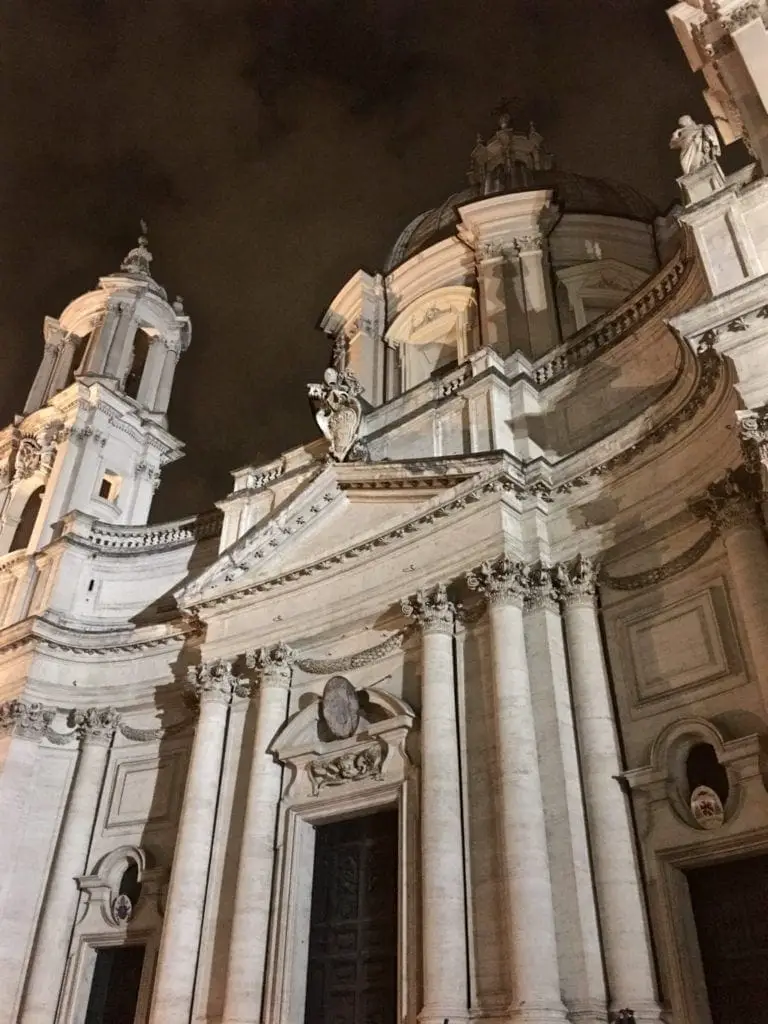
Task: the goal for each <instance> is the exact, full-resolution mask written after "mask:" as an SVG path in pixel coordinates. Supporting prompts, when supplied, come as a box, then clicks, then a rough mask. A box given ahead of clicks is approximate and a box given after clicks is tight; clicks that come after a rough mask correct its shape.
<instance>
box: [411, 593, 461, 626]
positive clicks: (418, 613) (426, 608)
mask: <svg viewBox="0 0 768 1024" xmlns="http://www.w3.org/2000/svg"><path fill="white" fill-rule="evenodd" d="M400 608H401V609H402V612H403V615H407V616H408V617H409V618H411V619H414V620H415V621H416V622H418V623H419V625H420V626H421V628H422V630H423V631H424V632H425V633H452V632H453V624H454V621H455V618H456V607H455V605H454V604H453V603H452V602H451V601H449V599H448V591H447V589H446V587H445V585H444V584H442V583H438V585H437V586H436V587H435V589H434V590H433V591H432V592H431V593H427V592H426V591H424V590H420V591H419V592H418V594H416V595H415V596H414V597H404V598H402V600H401V601H400Z"/></svg>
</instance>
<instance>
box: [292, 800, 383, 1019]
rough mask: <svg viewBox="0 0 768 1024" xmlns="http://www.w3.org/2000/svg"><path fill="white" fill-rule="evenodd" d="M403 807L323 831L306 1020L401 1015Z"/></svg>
mask: <svg viewBox="0 0 768 1024" xmlns="http://www.w3.org/2000/svg"><path fill="white" fill-rule="evenodd" d="M397 826H398V816H397V812H396V811H386V812H383V813H380V814H371V815H367V816H365V817H362V818H353V819H351V820H349V821H340V822H334V823H333V824H331V825H322V826H320V827H319V828H318V829H317V837H316V845H315V866H314V877H313V881H312V912H311V918H310V938H309V968H308V973H307V1003H306V1013H305V1017H304V1020H305V1024H395V1021H396V1020H397V859H398V837H397Z"/></svg>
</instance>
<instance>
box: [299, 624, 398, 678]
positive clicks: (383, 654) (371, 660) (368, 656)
mask: <svg viewBox="0 0 768 1024" xmlns="http://www.w3.org/2000/svg"><path fill="white" fill-rule="evenodd" d="M413 628H414V627H413V626H409V627H406V628H405V629H402V630H400V631H399V632H397V633H393V634H392V635H391V636H389V637H387V639H386V640H383V641H382V642H381V643H380V644H375V645H374V646H373V647H368V648H366V650H364V651H357V652H356V653H355V654H347V655H345V656H344V657H342V658H297V659H296V668H298V669H301V671H302V672H306V673H308V674H309V675H317V676H325V675H330V674H332V673H334V672H352V671H353V670H354V669H356V668H365V667H366V666H367V665H375V664H376V662H377V661H382V660H383V659H384V658H387V657H389V655H390V654H394V653H395V652H396V651H399V650H400V649H401V648H402V646H403V644H404V643H405V641H406V639H407V638H408V637H409V636H410V635H411V633H412V632H413Z"/></svg>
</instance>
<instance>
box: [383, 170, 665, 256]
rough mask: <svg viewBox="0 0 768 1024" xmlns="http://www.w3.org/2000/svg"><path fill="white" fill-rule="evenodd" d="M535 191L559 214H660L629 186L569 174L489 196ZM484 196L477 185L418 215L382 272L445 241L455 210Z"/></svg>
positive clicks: (550, 174)
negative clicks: (545, 191)
mask: <svg viewBox="0 0 768 1024" xmlns="http://www.w3.org/2000/svg"><path fill="white" fill-rule="evenodd" d="M539 188H551V189H553V190H554V193H555V202H556V203H557V204H558V205H559V207H560V209H561V210H562V211H563V213H597V214H603V215H604V216H607V217H623V218H626V219H629V220H640V221H645V222H647V223H652V222H653V221H654V220H655V218H656V217H658V216H659V212H660V211H659V210H658V209H657V207H656V206H655V204H654V203H653V202H652V201H651V200H650V199H648V198H647V196H644V195H643V194H642V193H641V192H638V191H637V189H634V188H631V187H630V186H629V185H624V184H622V183H621V182H617V181H611V180H609V179H607V178H589V177H586V176H585V175H583V174H574V173H572V172H569V171H556V170H547V171H539V172H533V173H532V174H531V175H530V180H529V183H528V184H527V185H526V186H525V187H524V188H517V189H499V190H498V191H494V192H492V193H491V194H495V195H500V194H502V192H522V191H530V190H532V189H539ZM488 194H489V193H488V192H486V191H485V190H484V189H483V187H482V186H481V185H479V184H476V185H471V186H470V187H469V188H465V189H463V190H462V191H460V192H454V193H453V195H451V196H449V197H448V198H447V199H446V200H445V202H444V203H442V204H441V205H440V206H436V207H435V208H434V209H432V210H427V211H426V213H421V214H419V216H418V217H415V218H414V219H413V220H412V221H411V222H410V224H408V226H407V227H406V228H405V230H404V231H402V232H401V233H400V236H399V238H398V239H397V241H396V242H395V244H394V246H393V247H392V250H391V251H390V253H389V256H388V258H387V261H386V268H385V269H386V270H387V271H389V270H392V269H394V268H395V267H396V266H398V265H399V264H400V263H403V262H404V261H405V260H407V259H408V258H409V257H411V256H414V255H415V254H416V253H418V252H421V251H422V250H423V249H426V248H427V247H428V246H430V245H433V244H434V243H435V242H439V241H441V240H442V239H443V238H448V237H449V236H450V235H452V234H453V233H454V231H455V228H456V224H457V223H458V213H457V211H458V208H459V207H460V206H464V205H466V204H467V203H472V202H476V201H478V200H480V199H483V198H485V197H486V196H487V195H488Z"/></svg>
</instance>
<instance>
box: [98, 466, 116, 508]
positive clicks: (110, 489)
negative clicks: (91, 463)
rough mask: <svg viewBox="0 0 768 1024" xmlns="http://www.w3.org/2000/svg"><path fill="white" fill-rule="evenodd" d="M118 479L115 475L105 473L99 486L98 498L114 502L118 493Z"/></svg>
mask: <svg viewBox="0 0 768 1024" xmlns="http://www.w3.org/2000/svg"><path fill="white" fill-rule="evenodd" d="M120 482H121V481H120V477H119V476H118V475H117V473H105V474H104V476H103V477H102V480H101V483H100V484H99V497H100V498H103V499H104V500H105V501H111V502H115V501H117V496H118V494H119V493H120Z"/></svg>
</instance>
